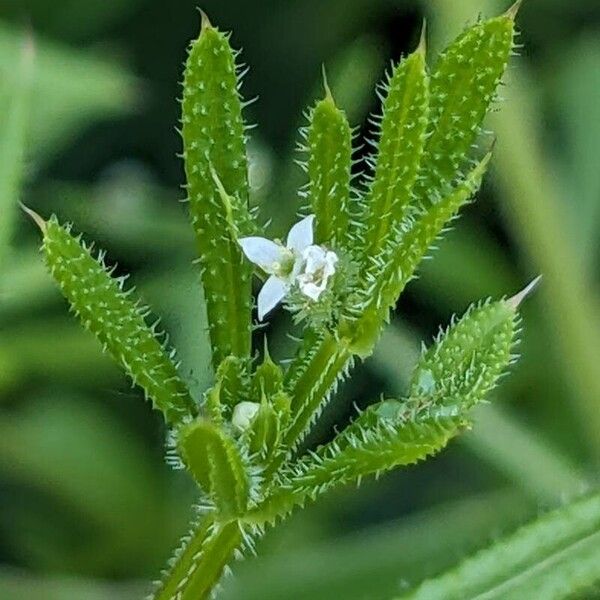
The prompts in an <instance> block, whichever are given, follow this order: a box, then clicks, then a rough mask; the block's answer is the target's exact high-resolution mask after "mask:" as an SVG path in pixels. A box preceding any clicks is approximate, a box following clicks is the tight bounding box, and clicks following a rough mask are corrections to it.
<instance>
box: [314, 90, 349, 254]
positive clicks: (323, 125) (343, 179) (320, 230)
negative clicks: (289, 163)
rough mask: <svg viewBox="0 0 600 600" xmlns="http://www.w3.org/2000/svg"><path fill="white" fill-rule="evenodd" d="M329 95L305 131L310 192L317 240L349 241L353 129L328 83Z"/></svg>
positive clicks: (339, 243) (340, 243) (336, 243)
mask: <svg viewBox="0 0 600 600" xmlns="http://www.w3.org/2000/svg"><path fill="white" fill-rule="evenodd" d="M325 89H326V96H325V98H324V99H323V100H321V101H319V102H318V103H317V105H316V106H315V107H314V108H313V110H312V111H311V113H310V117H309V119H310V123H309V126H308V130H307V131H306V134H305V135H306V148H305V149H306V151H307V152H308V164H307V168H308V175H309V187H308V195H309V199H310V205H311V207H312V212H313V213H314V214H315V217H316V219H315V240H316V243H319V244H323V243H327V244H330V245H332V246H333V247H337V248H340V247H344V246H346V245H347V239H346V238H347V234H348V224H349V222H350V177H351V175H350V171H351V168H352V132H351V130H350V125H349V124H348V119H347V118H346V115H345V113H344V112H343V111H342V110H340V109H339V108H338V107H337V106H336V104H335V101H334V99H333V96H332V95H331V92H330V90H329V88H328V87H327V84H325Z"/></svg>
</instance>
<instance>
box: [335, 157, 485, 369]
mask: <svg viewBox="0 0 600 600" xmlns="http://www.w3.org/2000/svg"><path fill="white" fill-rule="evenodd" d="M490 158H491V154H488V155H486V156H485V158H484V159H483V160H482V161H481V162H480V163H478V164H477V165H476V166H475V167H474V168H473V170H472V171H471V172H470V173H469V174H468V175H467V176H466V177H465V179H464V180H463V181H462V182H461V183H460V184H458V185H457V187H456V188H455V189H454V190H453V191H452V192H451V193H450V194H448V195H447V196H446V197H444V198H443V199H441V200H440V201H439V202H437V203H435V204H433V205H432V206H429V207H427V208H423V209H421V211H420V212H419V214H417V215H416V216H415V217H414V220H413V222H412V225H411V226H410V227H409V228H408V230H407V231H404V230H403V229H402V228H401V229H399V230H397V231H396V232H395V233H396V239H393V238H392V239H390V241H389V242H388V243H387V245H386V247H385V248H383V250H382V252H381V253H380V255H379V256H378V257H376V258H374V259H373V260H372V264H371V267H370V268H369V270H368V271H367V273H366V275H365V282H364V285H363V288H362V289H361V290H359V291H358V292H356V293H355V294H354V295H353V296H351V297H350V299H349V301H348V303H347V305H348V308H347V312H346V314H347V318H346V320H345V321H342V323H341V324H340V328H339V332H340V335H341V336H342V337H343V338H346V339H347V340H348V344H349V346H350V348H351V350H352V352H353V353H355V354H357V355H359V356H361V357H365V356H369V355H370V354H371V352H372V351H373V347H374V346H375V343H376V342H377V339H378V338H379V334H380V332H381V328H382V326H383V324H384V323H385V322H386V320H387V318H388V314H389V309H390V308H392V307H393V306H395V304H396V301H397V300H398V297H399V296H400V294H401V293H402V291H403V290H404V288H405V287H406V285H407V284H408V283H409V281H410V280H411V279H412V278H413V277H414V274H415V271H416V269H417V266H418V265H419V263H420V262H421V261H422V260H423V258H424V256H425V255H426V254H427V252H429V251H430V250H431V247H432V245H433V244H434V242H435V241H436V240H437V239H438V237H439V236H440V235H441V234H442V233H443V231H444V228H445V227H446V226H447V225H448V223H449V222H450V221H451V220H452V219H453V218H455V217H456V215H457V214H458V212H459V210H460V209H461V208H462V207H463V206H464V205H465V204H466V203H467V202H468V201H469V200H470V199H471V198H472V196H473V195H474V194H475V193H476V191H477V190H478V189H479V186H480V185H481V181H482V179H483V175H484V174H485V171H486V169H487V165H488V163H489V161H490Z"/></svg>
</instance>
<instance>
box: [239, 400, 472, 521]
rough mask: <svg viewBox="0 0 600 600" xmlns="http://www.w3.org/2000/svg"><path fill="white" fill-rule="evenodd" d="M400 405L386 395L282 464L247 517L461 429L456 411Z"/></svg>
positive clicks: (401, 458)
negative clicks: (412, 415) (427, 411)
mask: <svg viewBox="0 0 600 600" xmlns="http://www.w3.org/2000/svg"><path fill="white" fill-rule="evenodd" d="M403 407H404V405H403V403H401V402H397V401H390V400H388V401H385V402H382V403H380V404H377V405H375V406H373V407H371V408H370V409H369V410H367V411H366V412H365V413H364V414H363V415H361V416H360V417H359V418H358V419H357V420H356V421H355V422H354V423H352V425H350V426H349V427H348V428H347V429H346V430H345V431H343V432H342V433H341V434H340V435H338V436H337V437H336V438H335V439H334V440H333V442H331V443H330V444H327V445H325V446H321V447H320V448H319V449H318V450H317V451H316V452H314V453H311V454H309V455H307V456H305V457H303V458H301V459H300V460H299V461H298V462H297V463H294V464H292V465H290V466H289V467H286V469H284V470H283V471H282V472H281V474H280V476H279V477H278V478H276V479H275V482H274V485H273V489H272V492H271V494H270V495H268V496H267V498H266V500H265V501H264V502H262V503H261V504H260V505H259V506H257V507H256V508H255V509H253V510H252V511H251V512H250V513H249V516H248V518H249V519H250V520H251V521H253V522H261V521H263V522H271V521H274V520H275V519H276V518H278V517H283V516H285V515H286V514H287V513H289V512H290V511H291V510H292V508H293V507H294V506H297V505H303V504H304V503H305V502H306V501H307V500H308V499H313V500H314V499H315V498H316V497H317V496H318V495H320V494H322V493H324V492H325V491H327V490H329V489H331V488H333V487H336V486H338V485H342V484H346V483H350V482H360V480H361V479H362V477H365V476H367V475H373V474H375V475H378V474H380V473H382V472H384V471H387V470H389V469H392V468H394V467H397V466H400V465H409V464H414V463H416V462H418V461H419V460H423V459H425V458H427V457H428V456H431V455H432V454H435V453H436V452H438V451H439V450H441V449H442V448H443V447H444V446H445V445H446V444H447V443H448V441H449V440H450V438H452V437H453V436H454V435H456V433H458V431H459V429H460V425H461V420H460V419H459V418H456V417H455V418H445V417H440V418H435V417H428V418H426V419H422V420H414V421H412V420H409V419H408V418H407V412H406V410H405V409H403Z"/></svg>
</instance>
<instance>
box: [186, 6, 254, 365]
mask: <svg viewBox="0 0 600 600" xmlns="http://www.w3.org/2000/svg"><path fill="white" fill-rule="evenodd" d="M238 85H239V78H238V76H237V73H236V65H235V57H234V53H233V51H232V50H231V47H230V46H229V42H228V38H227V36H225V35H224V34H223V33H221V32H220V31H218V30H217V29H215V28H213V27H212V26H211V25H210V23H208V20H207V19H206V18H205V17H203V23H202V31H201V32H200V37H199V38H198V40H196V41H195V42H194V43H193V44H192V45H191V48H190V52H189V56H188V60H187V63H186V69H185V78H184V86H183V116H182V122H183V131H182V134H183V145H184V157H185V170H186V176H187V182H188V194H189V206H190V214H191V217H192V223H193V226H194V230H195V232H196V238H197V243H198V249H199V252H200V263H201V266H202V282H203V285H204V294H205V299H206V306H207V312H208V320H209V327H210V338H211V344H212V349H213V367H214V368H215V369H217V367H218V366H219V364H220V363H221V361H222V360H223V359H224V358H225V357H227V356H228V355H230V354H233V355H235V356H239V357H248V356H249V355H250V343H251V340H250V334H251V319H250V315H251V312H250V311H251V276H252V268H251V266H250V264H249V263H248V261H245V260H243V259H242V254H241V251H240V248H239V247H238V245H237V243H236V241H235V239H234V236H233V235H232V231H231V223H232V221H233V223H235V225H236V227H237V228H238V230H239V231H240V232H244V231H246V228H247V227H248V225H249V224H248V173H247V171H248V165H247V157H246V147H245V139H244V122H243V119H242V102H241V99H240V96H239V93H238ZM215 177H216V179H217V181H218V182H219V184H220V185H221V186H222V190H219V184H217V182H216V181H215ZM223 191H224V192H225V193H226V194H227V199H228V202H229V206H227V205H226V204H225V203H224V196H223V193H222V192H223Z"/></svg>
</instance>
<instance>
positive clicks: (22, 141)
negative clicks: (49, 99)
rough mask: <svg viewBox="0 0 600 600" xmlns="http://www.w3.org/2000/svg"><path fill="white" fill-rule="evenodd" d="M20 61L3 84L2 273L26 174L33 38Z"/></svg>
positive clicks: (0, 134)
mask: <svg viewBox="0 0 600 600" xmlns="http://www.w3.org/2000/svg"><path fill="white" fill-rule="evenodd" d="M22 46H23V47H22V50H21V57H20V60H19V61H18V62H17V65H16V68H14V69H13V70H12V71H11V73H10V75H6V76H5V77H4V81H3V82H2V83H1V84H0V85H2V86H3V87H5V88H6V89H5V90H0V91H1V92H2V95H3V96H8V102H7V103H8V107H7V110H6V112H5V113H4V114H0V273H1V272H2V271H3V270H4V263H5V261H6V257H7V254H8V252H9V246H10V243H11V240H12V232H13V227H14V220H15V213H16V210H17V203H18V201H19V200H20V188H21V184H22V179H23V173H24V163H25V147H26V140H27V131H28V120H29V108H30V106H29V105H30V97H31V90H32V82H33V69H34V46H33V40H32V38H31V37H29V36H26V37H24V39H23V42H22Z"/></svg>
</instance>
